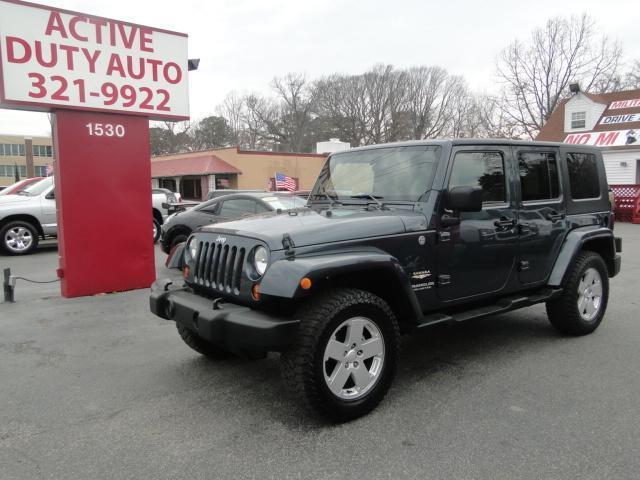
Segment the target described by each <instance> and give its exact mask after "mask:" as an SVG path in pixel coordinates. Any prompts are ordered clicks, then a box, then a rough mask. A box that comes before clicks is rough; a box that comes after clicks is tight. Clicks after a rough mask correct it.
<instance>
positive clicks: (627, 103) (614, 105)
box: [609, 98, 640, 110]
mask: <svg viewBox="0 0 640 480" xmlns="http://www.w3.org/2000/svg"><path fill="white" fill-rule="evenodd" d="M633 107H640V98H633V99H631V100H618V101H617V102H611V105H609V110H617V109H619V108H633Z"/></svg>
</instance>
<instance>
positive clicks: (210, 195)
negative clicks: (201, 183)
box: [207, 189, 266, 200]
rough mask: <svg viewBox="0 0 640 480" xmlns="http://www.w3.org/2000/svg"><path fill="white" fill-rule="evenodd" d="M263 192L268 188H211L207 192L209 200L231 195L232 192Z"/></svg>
mask: <svg viewBox="0 0 640 480" xmlns="http://www.w3.org/2000/svg"><path fill="white" fill-rule="evenodd" d="M262 192H266V190H234V189H223V190H210V191H209V193H208V194H207V200H211V199H213V198H218V197H222V196H223V195H231V194H232V193H262Z"/></svg>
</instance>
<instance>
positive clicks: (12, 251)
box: [0, 220, 39, 255]
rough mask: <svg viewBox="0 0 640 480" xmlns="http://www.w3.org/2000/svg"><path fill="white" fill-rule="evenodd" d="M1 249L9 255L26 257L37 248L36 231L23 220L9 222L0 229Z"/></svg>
mask: <svg viewBox="0 0 640 480" xmlns="http://www.w3.org/2000/svg"><path fill="white" fill-rule="evenodd" d="M0 238H2V249H3V250H4V251H5V252H6V253H8V254H9V255H27V254H29V253H31V252H33V251H34V250H35V249H36V248H37V247H38V240H39V238H38V230H37V229H36V227H34V226H33V225H32V224H31V223H29V222H27V221H25V220H16V221H13V222H9V223H7V224H6V225H4V226H3V227H2V228H1V229H0Z"/></svg>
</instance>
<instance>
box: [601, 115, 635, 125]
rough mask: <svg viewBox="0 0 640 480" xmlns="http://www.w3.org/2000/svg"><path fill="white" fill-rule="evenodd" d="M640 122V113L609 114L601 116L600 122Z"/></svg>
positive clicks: (606, 123)
mask: <svg viewBox="0 0 640 480" xmlns="http://www.w3.org/2000/svg"><path fill="white" fill-rule="evenodd" d="M629 122H640V113H630V114H628V115H611V116H608V117H602V120H600V124H601V125H602V124H604V125H611V124H614V123H629Z"/></svg>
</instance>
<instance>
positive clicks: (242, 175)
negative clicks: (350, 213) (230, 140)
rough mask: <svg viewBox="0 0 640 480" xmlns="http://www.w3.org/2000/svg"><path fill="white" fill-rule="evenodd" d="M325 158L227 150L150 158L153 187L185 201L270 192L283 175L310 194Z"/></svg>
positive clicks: (299, 188)
mask: <svg viewBox="0 0 640 480" xmlns="http://www.w3.org/2000/svg"><path fill="white" fill-rule="evenodd" d="M326 158H327V155H326V154H315V153H283V152H256V151H247V150H240V148H238V147H224V148H217V149H213V150H204V151H199V152H187V153H178V154H174V155H161V156H157V157H152V158H151V177H152V185H153V187H163V188H168V189H170V190H171V191H174V192H180V194H181V195H182V196H183V198H185V199H191V200H203V199H205V198H206V197H207V194H208V192H209V191H210V190H221V189H241V190H267V189H269V188H270V187H272V186H273V178H274V176H275V174H276V172H278V173H282V174H284V175H287V176H289V177H291V178H293V179H294V180H295V182H296V186H297V189H298V190H310V189H311V187H313V184H314V182H315V180H316V177H317V176H318V173H319V172H320V169H321V168H322V166H323V165H324V162H325V160H326Z"/></svg>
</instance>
